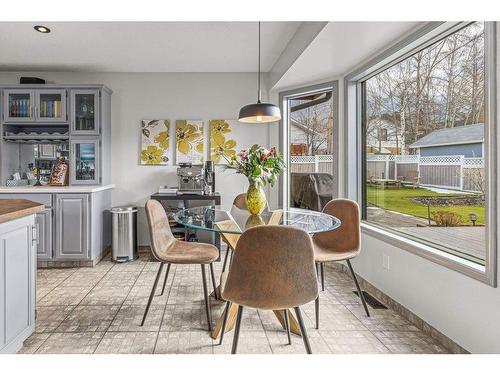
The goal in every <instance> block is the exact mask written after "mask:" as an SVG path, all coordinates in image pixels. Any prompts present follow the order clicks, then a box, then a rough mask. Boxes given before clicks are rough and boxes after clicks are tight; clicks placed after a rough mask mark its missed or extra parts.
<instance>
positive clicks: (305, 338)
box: [295, 306, 312, 354]
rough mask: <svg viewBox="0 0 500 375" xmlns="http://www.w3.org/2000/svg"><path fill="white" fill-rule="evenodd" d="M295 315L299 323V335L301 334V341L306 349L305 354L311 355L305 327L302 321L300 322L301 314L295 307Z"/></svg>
mask: <svg viewBox="0 0 500 375" xmlns="http://www.w3.org/2000/svg"><path fill="white" fill-rule="evenodd" d="M295 315H297V321H298V322H299V327H300V333H301V334H302V341H304V346H305V347H306V352H307V354H312V351H311V345H310V344H309V338H308V337H307V332H306V327H305V326H304V321H303V320H302V313H301V312H300V308H299V307H298V306H297V307H295Z"/></svg>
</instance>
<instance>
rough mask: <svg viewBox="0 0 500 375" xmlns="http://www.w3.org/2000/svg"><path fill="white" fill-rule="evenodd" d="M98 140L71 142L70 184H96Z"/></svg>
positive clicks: (97, 179) (97, 178)
mask: <svg viewBox="0 0 500 375" xmlns="http://www.w3.org/2000/svg"><path fill="white" fill-rule="evenodd" d="M98 147H99V141H98V140H81V141H80V140H78V141H76V140H72V141H71V157H70V163H71V168H70V169H71V171H70V173H71V184H74V185H83V184H97V183H98V181H99V177H98V172H99V169H98V162H99V159H98V157H99V156H98V155H99V149H98Z"/></svg>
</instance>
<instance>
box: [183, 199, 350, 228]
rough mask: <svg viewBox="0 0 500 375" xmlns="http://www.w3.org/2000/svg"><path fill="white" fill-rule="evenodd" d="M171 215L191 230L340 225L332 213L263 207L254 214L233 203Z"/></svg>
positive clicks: (196, 208) (202, 207) (334, 226)
mask: <svg viewBox="0 0 500 375" xmlns="http://www.w3.org/2000/svg"><path fill="white" fill-rule="evenodd" d="M173 217H174V220H175V221H176V222H177V223H179V224H182V225H184V226H186V227H188V228H191V229H198V230H205V231H211V232H219V233H227V234H243V232H244V231H245V230H246V229H248V228H251V227H254V226H257V225H289V226H293V227H297V228H301V229H303V230H305V231H306V232H307V233H309V234H313V233H319V232H327V231H331V230H334V229H337V228H338V227H339V226H340V224H341V223H340V220H339V219H337V218H336V217H333V216H331V215H328V214H325V213H323V212H316V211H309V210H304V209H300V208H288V209H278V210H274V211H270V210H265V211H264V212H263V213H262V214H260V215H258V216H257V215H251V214H250V213H249V212H248V211H247V210H242V209H240V208H238V207H236V206H232V207H231V209H230V210H224V209H222V208H221V207H220V206H200V207H193V208H187V209H185V210H181V211H178V212H176V213H175V214H174V215H173Z"/></svg>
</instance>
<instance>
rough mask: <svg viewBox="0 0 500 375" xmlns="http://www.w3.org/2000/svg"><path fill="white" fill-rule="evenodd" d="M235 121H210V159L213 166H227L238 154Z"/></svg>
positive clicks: (236, 124)
mask: <svg viewBox="0 0 500 375" xmlns="http://www.w3.org/2000/svg"><path fill="white" fill-rule="evenodd" d="M238 126H239V124H238V122H237V121H236V120H210V159H211V160H212V161H213V162H214V163H215V164H228V160H230V159H231V158H232V157H233V156H236V154H237V152H238V147H239V142H238V141H237V140H236V139H235V137H234V136H235V135H236V133H237V132H238Z"/></svg>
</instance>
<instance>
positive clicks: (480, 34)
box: [345, 22, 496, 284]
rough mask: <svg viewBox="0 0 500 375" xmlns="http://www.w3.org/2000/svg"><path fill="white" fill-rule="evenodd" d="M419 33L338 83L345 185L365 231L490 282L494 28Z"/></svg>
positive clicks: (463, 26)
mask: <svg viewBox="0 0 500 375" xmlns="http://www.w3.org/2000/svg"><path fill="white" fill-rule="evenodd" d="M446 27H448V28H446ZM427 29H428V30H430V31H427ZM427 29H425V28H424V30H425V31H417V32H416V33H415V35H416V37H415V39H412V38H413V36H411V37H409V38H408V39H407V41H403V42H401V43H400V44H396V45H395V46H394V47H392V48H391V49H389V50H388V51H387V52H386V53H387V55H384V54H381V55H380V56H379V57H377V58H374V59H373V61H372V62H370V63H367V64H366V65H365V66H363V67H361V68H359V69H358V70H357V71H355V72H353V73H352V74H350V75H349V76H348V77H347V78H346V81H345V83H346V91H345V92H346V123H347V124H348V128H347V136H346V137H347V138H346V140H347V145H348V148H347V154H346V155H347V157H348V160H352V159H350V158H352V157H354V156H355V155H358V156H356V157H357V158H359V159H358V161H359V167H360V169H359V171H358V173H354V174H353V171H352V170H347V171H346V178H347V185H346V188H347V191H348V194H349V195H350V196H357V197H358V199H359V201H360V203H361V206H362V215H363V219H364V223H366V226H365V227H366V229H367V230H370V233H373V234H374V235H377V236H381V237H380V238H387V240H389V241H392V242H394V241H396V242H398V244H399V243H400V244H402V245H403V246H402V247H403V248H407V249H412V250H411V251H415V252H417V253H419V254H422V255H423V256H426V257H428V258H430V259H433V260H436V261H437V262H438V263H440V264H443V265H446V266H449V267H451V268H454V269H457V270H459V271H462V272H464V273H466V274H469V275H474V276H475V277H476V276H477V278H478V279H481V280H485V281H488V282H490V283H492V284H494V283H495V281H494V280H495V275H494V274H495V257H496V249H495V239H496V235H495V229H494V228H496V220H495V216H494V213H495V209H496V206H495V199H494V197H495V196H496V184H495V174H494V173H492V171H494V170H495V168H496V164H495V157H493V156H494V154H492V153H493V152H494V151H492V150H494V146H495V143H494V139H495V136H494V135H495V129H494V127H492V126H491V123H492V121H494V111H495V108H496V107H495V106H496V103H492V102H494V92H495V90H494V88H492V86H493V85H492V82H494V67H493V61H494V54H495V53H496V52H495V51H494V41H492V40H493V38H494V36H493V34H494V33H493V30H494V28H493V26H492V24H488V23H482V22H469V23H454V24H451V25H448V24H445V23H442V24H440V25H438V26H436V25H431V27H428V28H427ZM426 33H427V34H428V35H427V34H426ZM391 59H392V62H391ZM492 77H493V79H492ZM352 125H356V127H357V129H360V131H355V132H353V131H352V129H353V127H352ZM350 129H351V130H350ZM353 135H355V137H353ZM350 140H355V141H350ZM353 150H355V151H353ZM353 152H354V154H353ZM354 182H356V184H354ZM384 236H385V237H384ZM405 239H407V240H408V241H406V240H405ZM415 244H421V245H418V246H417V245H415ZM419 249H422V250H419ZM426 249H427V250H426Z"/></svg>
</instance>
